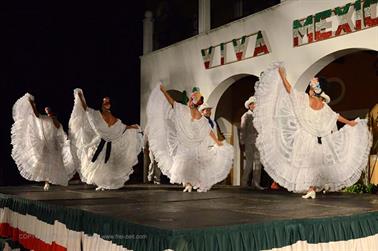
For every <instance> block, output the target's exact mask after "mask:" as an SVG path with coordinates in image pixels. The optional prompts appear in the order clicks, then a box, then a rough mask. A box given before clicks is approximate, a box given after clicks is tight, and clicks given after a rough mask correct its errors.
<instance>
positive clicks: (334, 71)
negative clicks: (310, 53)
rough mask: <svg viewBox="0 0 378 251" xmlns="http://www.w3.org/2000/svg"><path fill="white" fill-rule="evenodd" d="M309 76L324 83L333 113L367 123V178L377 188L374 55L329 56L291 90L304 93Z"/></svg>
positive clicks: (377, 58)
mask: <svg viewBox="0 0 378 251" xmlns="http://www.w3.org/2000/svg"><path fill="white" fill-rule="evenodd" d="M312 76H322V77H324V78H325V79H327V81H328V85H327V86H326V88H325V91H326V92H327V94H328V95H329V96H330V97H331V100H332V101H331V102H330V106H331V108H332V109H333V110H334V111H336V112H338V113H340V114H341V115H342V116H344V117H346V118H348V119H355V118H356V117H360V118H368V119H369V126H370V128H371V131H372V133H373V147H372V150H371V157H370V163H369V166H368V167H370V171H369V172H368V174H369V175H367V176H370V175H371V177H368V178H371V182H374V183H375V184H378V161H377V159H378V158H377V152H378V143H377V141H378V120H377V117H378V116H377V114H378V113H377V112H376V111H377V107H378V51H376V50H365V49H348V50H341V51H337V52H334V53H331V54H329V55H327V56H325V57H323V58H321V59H320V60H318V61H317V62H315V63H314V64H313V65H311V66H310V67H309V68H308V69H307V70H306V71H305V72H304V73H303V74H302V76H301V77H300V78H299V80H298V82H297V83H298V84H297V85H296V86H295V87H296V88H297V89H299V90H304V89H305V88H306V87H307V83H308V81H309V79H310V78H311V77H312ZM339 126H342V125H339Z"/></svg>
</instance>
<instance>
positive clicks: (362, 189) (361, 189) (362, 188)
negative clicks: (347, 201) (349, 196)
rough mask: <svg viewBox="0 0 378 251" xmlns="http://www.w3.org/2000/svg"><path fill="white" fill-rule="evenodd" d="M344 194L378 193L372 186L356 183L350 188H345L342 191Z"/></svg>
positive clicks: (375, 187) (375, 186) (377, 188)
mask: <svg viewBox="0 0 378 251" xmlns="http://www.w3.org/2000/svg"><path fill="white" fill-rule="evenodd" d="M344 192H347V193H373V194H375V193H377V192H378V186H377V185H374V184H368V185H364V184H361V183H356V184H354V185H352V186H350V187H347V188H345V189H344Z"/></svg>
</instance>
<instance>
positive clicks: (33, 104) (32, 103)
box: [29, 98, 39, 118]
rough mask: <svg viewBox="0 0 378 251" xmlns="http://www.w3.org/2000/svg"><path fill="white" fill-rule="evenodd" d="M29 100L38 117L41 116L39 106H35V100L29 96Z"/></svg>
mask: <svg viewBox="0 0 378 251" xmlns="http://www.w3.org/2000/svg"><path fill="white" fill-rule="evenodd" d="M29 102H30V105H31V107H32V109H33V112H34V115H35V116H36V117H37V118H38V117H39V113H38V111H37V107H36V106H35V103H34V101H33V100H32V99H31V98H29Z"/></svg>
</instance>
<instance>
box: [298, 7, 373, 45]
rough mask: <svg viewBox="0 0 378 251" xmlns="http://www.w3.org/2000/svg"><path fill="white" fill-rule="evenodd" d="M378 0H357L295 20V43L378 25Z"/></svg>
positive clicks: (311, 41) (326, 37) (299, 43)
mask: <svg viewBox="0 0 378 251" xmlns="http://www.w3.org/2000/svg"><path fill="white" fill-rule="evenodd" d="M377 12H378V0H357V1H355V2H352V3H348V4H346V5H344V6H342V7H336V8H334V9H328V10H324V11H321V12H318V13H316V14H315V15H310V16H307V17H306V18H303V19H299V20H294V22H293V45H294V47H298V46H301V45H304V44H310V43H314V42H317V41H320V40H324V39H328V38H333V37H338V36H340V35H344V34H349V33H352V32H355V31H360V30H364V29H367V28H370V27H374V26H377V25H378V15H377Z"/></svg>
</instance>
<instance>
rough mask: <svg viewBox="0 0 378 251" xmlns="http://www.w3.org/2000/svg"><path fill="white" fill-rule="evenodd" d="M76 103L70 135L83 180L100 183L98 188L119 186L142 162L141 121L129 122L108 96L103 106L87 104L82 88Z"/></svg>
mask: <svg viewBox="0 0 378 251" xmlns="http://www.w3.org/2000/svg"><path fill="white" fill-rule="evenodd" d="M74 97H75V103H74V108H73V111H72V114H71V118H70V121H69V129H70V131H69V135H70V138H71V141H72V144H73V148H74V149H75V151H74V152H75V153H76V156H77V158H78V161H79V163H80V167H79V174H80V177H81V180H82V181H83V182H86V183H87V184H95V185H97V188H96V190H105V189H118V188H120V187H122V186H123V185H124V183H125V182H126V181H127V180H128V179H129V176H130V175H131V174H132V173H133V166H134V165H136V164H137V163H138V154H139V152H140V151H141V149H142V146H143V141H142V135H141V133H140V128H139V126H138V125H131V126H128V125H125V124H123V123H122V121H121V120H120V119H118V118H116V117H114V116H113V115H112V113H111V111H110V107H111V104H110V99H109V97H105V98H104V99H103V103H102V110H101V111H96V110H93V109H91V108H90V107H88V106H87V104H86V102H85V99H84V96H83V92H82V90H81V89H75V91H74Z"/></svg>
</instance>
